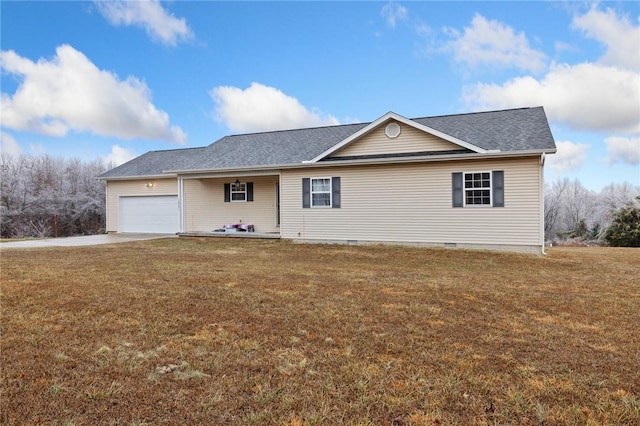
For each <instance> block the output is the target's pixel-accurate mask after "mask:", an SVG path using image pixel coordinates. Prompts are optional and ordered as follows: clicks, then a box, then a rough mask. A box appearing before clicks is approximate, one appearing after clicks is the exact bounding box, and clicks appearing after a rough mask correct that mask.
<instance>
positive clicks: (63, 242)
mask: <svg viewBox="0 0 640 426" xmlns="http://www.w3.org/2000/svg"><path fill="white" fill-rule="evenodd" d="M159 238H177V235H175V234H101V235H83V236H81V237H66V238H47V239H44V240H23V241H14V242H7V243H0V249H2V250H4V249H13V248H40V247H81V246H97V245H99V244H115V243H127V242H130V241H144V240H155V239H159Z"/></svg>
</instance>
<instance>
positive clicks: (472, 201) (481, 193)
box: [464, 172, 491, 206]
mask: <svg viewBox="0 0 640 426" xmlns="http://www.w3.org/2000/svg"><path fill="white" fill-rule="evenodd" d="M464 203H465V205H467V206H470V205H476V206H490V205H491V173H489V172H480V173H465V174H464Z"/></svg>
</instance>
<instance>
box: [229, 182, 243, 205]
mask: <svg viewBox="0 0 640 426" xmlns="http://www.w3.org/2000/svg"><path fill="white" fill-rule="evenodd" d="M231 201H247V184H246V183H244V182H236V183H232V184H231Z"/></svg>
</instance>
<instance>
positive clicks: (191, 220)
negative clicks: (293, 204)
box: [178, 172, 280, 238]
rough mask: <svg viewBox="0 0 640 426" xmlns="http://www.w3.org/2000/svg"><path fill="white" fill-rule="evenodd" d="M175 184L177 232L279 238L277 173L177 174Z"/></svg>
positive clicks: (208, 235) (188, 234) (196, 234)
mask: <svg viewBox="0 0 640 426" xmlns="http://www.w3.org/2000/svg"><path fill="white" fill-rule="evenodd" d="M178 187H179V193H180V197H179V198H180V200H181V206H180V211H181V226H180V235H185V236H206V237H232V238H234V237H235V238H238V237H239V238H280V176H279V175H278V174H274V173H273V172H271V173H270V174H266V173H264V174H258V173H257V172H253V173H247V174H244V175H243V174H232V175H225V176H217V175H206V176H198V175H196V176H188V177H182V176H180V177H179V178H178ZM224 228H235V229H227V232H224V231H223V229H224ZM217 231H220V232H217ZM231 231H237V232H231ZM253 231H255V232H253Z"/></svg>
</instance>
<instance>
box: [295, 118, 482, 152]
mask: <svg viewBox="0 0 640 426" xmlns="http://www.w3.org/2000/svg"><path fill="white" fill-rule="evenodd" d="M390 119H392V120H396V121H398V122H400V123H403V124H406V125H407V126H411V127H413V128H415V129H418V130H421V131H423V132H426V133H430V134H432V135H434V136H437V137H439V138H442V139H444V140H446V141H449V142H451V143H454V144H456V145H458V146H461V147H463V148H467V149H469V150H471V151H473V152H477V153H485V152H487V150H485V149H482V148H480V147H477V146H475V145H473V144H470V143H468V142H465V141H463V140H461V139H458V138H455V137H453V136H451V135H448V134H446V133H442V132H440V131H438V130H436V129H432V128H431V127H429V126H425V125H422V124H420V123H417V122H415V121H413V120H410V119H408V118H406V117H403V116H401V115H400V114H396V113H395V112H392V111H389V112H388V113H386V114H385V115H383V116H382V117H380V118H378V119H377V120H375V121H373V122H371V123H370V124H369V125H368V126H365V127H363V128H362V129H360V130H358V131H357V132H355V133H354V134H352V135H351V136H349V137H348V138H346V139H344V140H342V141H341V142H339V143H337V144H336V145H334V146H332V147H331V148H329V149H327V150H326V151H324V152H323V153H321V154H319V155H318V156H317V157H315V158H312V159H311V160H309V161H305V162H304V163H316V162H318V161H320V160H322V159H323V158H325V157H327V156H328V155H331V154H332V153H334V152H336V151H338V150H339V149H341V148H343V147H345V146H346V145H348V144H350V143H351V142H353V141H355V140H356V139H359V138H360V137H362V136H364V135H366V134H367V133H369V132H371V131H372V130H374V129H375V128H377V127H378V126H379V125H381V124H382V123H384V122H385V121H388V120H390Z"/></svg>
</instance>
